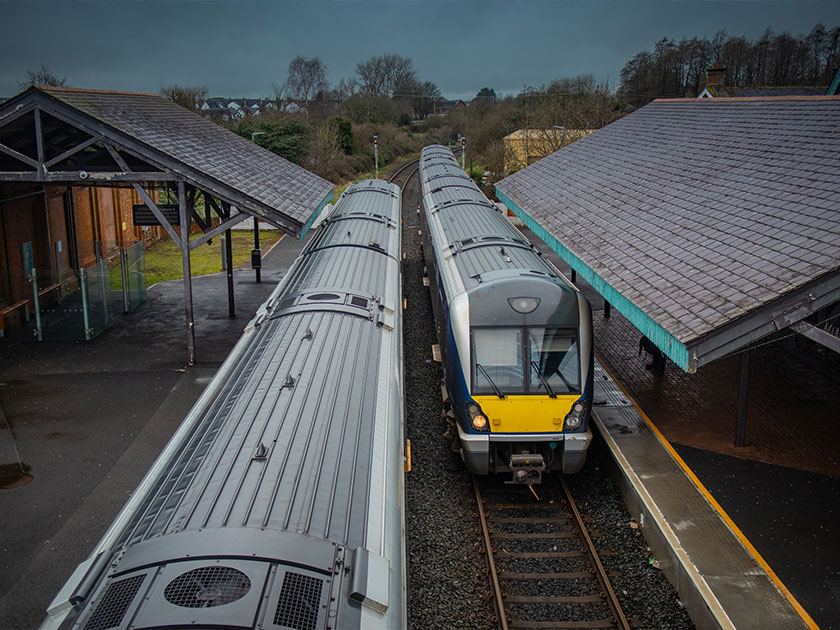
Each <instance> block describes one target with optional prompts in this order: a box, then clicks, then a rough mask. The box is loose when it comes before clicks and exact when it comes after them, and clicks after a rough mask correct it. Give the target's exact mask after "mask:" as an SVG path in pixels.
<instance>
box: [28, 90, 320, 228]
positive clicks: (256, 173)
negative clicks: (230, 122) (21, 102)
mask: <svg viewBox="0 0 840 630" xmlns="http://www.w3.org/2000/svg"><path fill="white" fill-rule="evenodd" d="M37 89H38V90H40V91H42V92H44V93H46V94H49V95H50V96H52V97H53V98H55V99H57V100H59V101H61V102H63V103H66V104H67V105H70V106H71V107H73V108H75V109H77V110H79V111H80V112H82V113H84V114H87V115H88V116H91V117H93V118H95V119H97V120H98V121H101V122H103V123H105V124H106V125H108V126H109V127H112V128H113V129H115V130H117V131H119V132H122V133H124V134H126V135H128V136H131V137H132V138H134V139H135V140H137V141H139V142H141V143H143V144H145V145H147V146H149V147H151V148H152V149H155V150H157V151H160V152H161V153H164V154H166V155H167V156H169V157H170V158H174V159H176V160H177V161H179V162H181V163H183V164H184V165H185V166H187V167H189V168H191V169H195V170H196V171H200V172H201V173H203V174H205V175H207V176H209V177H211V178H212V179H214V180H216V181H217V182H219V183H221V184H222V185H224V186H228V187H230V188H232V189H234V190H236V191H237V192H239V193H241V194H244V195H247V196H248V197H250V198H252V199H254V200H255V201H257V202H259V203H260V204H263V205H265V206H267V207H269V208H272V209H274V210H276V211H277V212H280V213H281V214H283V215H285V216H286V217H289V218H291V219H292V220H293V221H294V222H296V223H299V224H301V225H303V224H305V223H306V222H307V221H308V220H309V219H310V218H311V216H312V214H313V212H315V211H317V210H320V207H321V205H322V203H323V202H324V200H325V199H326V197H327V196H328V195H331V193H332V189H333V185H332V184H331V183H330V182H328V181H327V180H325V179H322V178H321V177H318V176H317V175H315V174H313V173H310V172H309V171H307V170H306V169H304V168H302V167H300V166H297V165H296V164H293V163H291V162H289V161H288V160H285V159H283V158H281V157H280V156H278V155H276V154H274V153H272V152H271V151H268V150H266V149H263V148H262V147H260V146H258V145H256V144H254V143H253V142H250V141H249V140H247V139H245V138H242V137H241V136H238V135H236V134H235V133H232V132H230V131H228V130H227V129H224V128H223V127H220V126H219V125H217V124H215V123H213V122H211V121H209V120H207V119H205V118H202V117H201V116H198V115H196V114H193V113H192V112H190V111H188V110H186V109H184V108H183V107H181V106H179V105H176V104H175V103H172V102H170V101H167V100H165V99H163V98H161V97H160V96H158V95H156V94H143V93H137V92H131V93H129V92H108V91H102V90H80V89H75V88H53V87H39V88H37Z"/></svg>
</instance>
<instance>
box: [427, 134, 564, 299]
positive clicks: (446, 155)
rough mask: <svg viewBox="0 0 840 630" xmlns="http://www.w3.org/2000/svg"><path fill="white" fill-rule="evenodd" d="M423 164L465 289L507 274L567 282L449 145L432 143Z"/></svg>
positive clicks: (432, 207) (430, 205)
mask: <svg viewBox="0 0 840 630" xmlns="http://www.w3.org/2000/svg"><path fill="white" fill-rule="evenodd" d="M420 167H421V169H420V179H421V186H422V188H423V194H424V203H425V204H426V208H427V212H428V213H429V215H430V216H436V217H437V218H438V225H439V226H440V233H439V234H438V235H437V240H438V241H440V242H444V243H445V246H444V247H443V248H442V249H443V253H444V255H445V256H446V257H448V259H449V260H450V261H451V262H450V264H451V266H452V267H453V268H454V270H455V272H456V273H457V274H458V276H459V279H460V282H461V284H462V285H463V289H464V290H466V291H470V290H472V289H474V288H476V287H477V286H479V285H480V284H481V283H482V282H486V281H487V279H488V278H497V279H498V278H501V277H504V276H505V275H510V276H518V277H520V278H529V279H539V280H549V281H552V282H555V283H557V284H558V285H560V286H563V287H566V284H565V282H564V281H563V280H562V277H561V276H560V274H559V273H558V272H557V270H556V269H555V268H554V267H553V266H552V265H551V264H550V263H548V262H547V261H546V260H545V259H544V258H543V257H542V256H541V255H540V253H539V251H538V250H536V249H535V248H534V247H533V246H532V245H531V243H530V242H529V241H528V240H527V239H526V238H525V237H524V236H523V235H522V233H521V232H519V230H517V229H516V228H515V227H514V226H513V225H511V224H510V222H509V221H507V220H506V219H505V218H504V217H503V216H502V215H501V214H500V212H499V210H498V208H497V207H496V206H495V205H494V204H493V203H491V202H490V201H488V199H487V198H486V197H485V196H484V194H483V193H482V192H481V191H480V190H479V188H478V186H476V185H475V183H474V182H473V181H472V179H471V178H470V177H469V176H468V175H466V173H464V171H463V170H461V168H460V167H459V166H458V163H457V161H456V160H455V158H454V156H453V155H452V152H451V151H450V150H449V149H447V148H446V147H443V146H439V145H433V146H430V147H426V148H425V149H423V151H422V152H421V158H420ZM504 272H508V273H507V274H506V273H504Z"/></svg>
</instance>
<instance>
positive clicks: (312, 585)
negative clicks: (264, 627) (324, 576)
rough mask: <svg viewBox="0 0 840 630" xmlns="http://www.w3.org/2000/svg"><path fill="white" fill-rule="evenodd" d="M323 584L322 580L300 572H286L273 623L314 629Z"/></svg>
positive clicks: (299, 628)
mask: <svg viewBox="0 0 840 630" xmlns="http://www.w3.org/2000/svg"><path fill="white" fill-rule="evenodd" d="M323 586H324V580H319V579H318V578H313V577H309V576H307V575H301V574H300V573H286V575H285V576H284V577H283V587H282V588H281V589H280V601H279V602H277V612H275V613H274V623H275V624H277V625H278V626H285V627H287V628H294V630H315V624H316V623H317V622H318V611H319V608H320V604H321V588H322V587H323Z"/></svg>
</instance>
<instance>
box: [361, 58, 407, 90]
mask: <svg viewBox="0 0 840 630" xmlns="http://www.w3.org/2000/svg"><path fill="white" fill-rule="evenodd" d="M356 74H358V75H359V83H360V84H361V91H362V92H364V93H366V94H378V95H381V96H395V95H397V94H399V93H401V92H406V91H409V92H410V91H411V90H412V88H413V87H414V86H416V84H417V83H418V82H419V80H418V78H417V70H415V68H414V62H413V61H412V60H411V59H410V58H409V57H401V56H400V55H393V54H385V55H379V56H378V57H371V58H370V59H368V60H367V61H364V62H361V63H358V64H356Z"/></svg>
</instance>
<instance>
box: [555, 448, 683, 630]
mask: <svg viewBox="0 0 840 630" xmlns="http://www.w3.org/2000/svg"><path fill="white" fill-rule="evenodd" d="M614 469H615V463H614V462H613V460H612V456H611V455H610V452H609V449H608V447H607V446H606V444H605V443H604V441H603V440H601V439H600V437H598V436H596V439H595V440H594V441H593V443H592V446H591V447H590V448H589V455H588V456H587V461H586V465H585V466H584V468H583V470H582V471H581V472H580V473H578V474H577V475H570V476H568V477H566V483H567V484H568V485H569V491H570V492H571V493H572V497H574V499H575V502H576V503H577V506H578V510H580V513H581V516H582V517H583V519H584V522H585V523H586V525H587V529H588V531H589V535H590V536H591V538H592V542H593V544H594V545H595V548H596V549H597V550H598V555H599V557H600V558H601V563H602V564H603V565H604V568H605V569H606V570H607V573H608V575H609V576H610V582H611V583H612V587H613V589H614V590H615V592H616V595H617V596H618V599H619V602H620V603H621V607H622V610H623V611H624V615H625V616H626V617H627V620H628V622H629V623H630V627H632V628H650V629H654V628H655V629H657V630H684V629H690V628H693V627H694V625H693V624H692V623H691V620H690V619H689V618H688V613H687V612H686V610H685V607H684V606H683V603H682V602H681V601H680V600H679V596H678V595H677V592H676V590H675V589H674V587H673V586H671V583H670V582H669V581H668V579H667V578H666V577H665V574H664V573H662V571H661V570H660V569H659V568H658V566H657V564H658V563H657V562H656V559H655V558H654V557H653V555H652V554H651V552H650V549H649V548H648V546H647V544H646V543H645V539H644V536H642V534H641V532H640V531H639V530H638V529H636V528H635V526H636V525H637V524H636V523H635V521H633V519H632V518H631V516H630V514H629V513H628V512H627V509H626V508H625V507H624V502H623V501H622V500H621V496H620V495H619V494H618V488H617V485H616V481H615V477H614V476H613V470H614Z"/></svg>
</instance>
